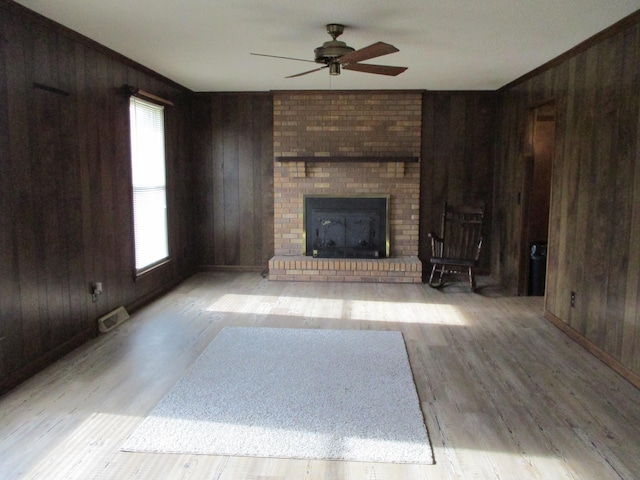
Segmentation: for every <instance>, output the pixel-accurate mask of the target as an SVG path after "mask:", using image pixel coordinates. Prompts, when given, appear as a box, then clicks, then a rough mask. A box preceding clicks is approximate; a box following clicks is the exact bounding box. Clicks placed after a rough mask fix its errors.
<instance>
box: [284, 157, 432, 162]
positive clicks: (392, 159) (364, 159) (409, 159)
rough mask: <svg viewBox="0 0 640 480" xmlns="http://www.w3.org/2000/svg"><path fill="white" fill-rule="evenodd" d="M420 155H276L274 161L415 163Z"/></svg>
mask: <svg viewBox="0 0 640 480" xmlns="http://www.w3.org/2000/svg"><path fill="white" fill-rule="evenodd" d="M419 161H420V157H276V162H354V163H355V162H360V163H363V162H366V163H373V162H381V163H390V162H401V163H417V162H419Z"/></svg>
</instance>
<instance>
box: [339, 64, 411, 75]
mask: <svg viewBox="0 0 640 480" xmlns="http://www.w3.org/2000/svg"><path fill="white" fill-rule="evenodd" d="M342 68H344V69H345V70H353V71H356V72H364V73H376V74H378V75H389V76H391V77H395V76H396V75H400V74H401V73H402V72H404V71H405V70H406V69H407V67H392V66H389V65H369V64H366V63H350V64H349V65H343V66H342Z"/></svg>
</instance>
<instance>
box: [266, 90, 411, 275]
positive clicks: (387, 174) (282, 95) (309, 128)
mask: <svg viewBox="0 0 640 480" xmlns="http://www.w3.org/2000/svg"><path fill="white" fill-rule="evenodd" d="M421 106H422V93H421V92H415V91H409V92H407V91H391V92H389V91H387V92H382V93H377V92H365V91H362V92H360V91H350V92H331V91H329V92H327V91H323V92H299V91H297V92H276V93H274V112H273V114H274V156H275V162H274V202H275V204H274V216H275V218H274V247H275V256H274V257H273V258H272V259H271V260H270V261H269V278H270V279H271V280H298V281H343V282H392V283H420V282H421V281H422V263H421V262H420V260H419V259H418V257H417V255H418V224H419V197H420V165H419V155H420V141H421V137H420V132H421V124H422V111H421ZM328 195H335V196H344V197H346V196H388V198H389V234H388V235H389V255H388V257H386V258H314V257H312V256H310V254H309V255H305V254H304V253H305V250H306V249H305V239H304V236H303V231H304V225H303V221H304V215H303V208H304V198H305V196H328Z"/></svg>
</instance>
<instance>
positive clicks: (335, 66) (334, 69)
mask: <svg viewBox="0 0 640 480" xmlns="http://www.w3.org/2000/svg"><path fill="white" fill-rule="evenodd" d="M329 74H330V75H340V64H339V63H338V62H331V63H330V64H329Z"/></svg>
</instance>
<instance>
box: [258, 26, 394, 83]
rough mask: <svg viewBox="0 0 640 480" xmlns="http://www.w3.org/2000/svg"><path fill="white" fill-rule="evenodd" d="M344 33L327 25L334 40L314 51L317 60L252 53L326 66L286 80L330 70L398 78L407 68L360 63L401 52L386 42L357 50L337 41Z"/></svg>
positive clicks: (333, 73) (331, 71)
mask: <svg viewBox="0 0 640 480" xmlns="http://www.w3.org/2000/svg"><path fill="white" fill-rule="evenodd" d="M342 32H344V25H340V24H337V23H330V24H329V25H327V33H328V34H329V35H331V38H332V40H329V41H326V42H324V43H323V44H322V46H321V47H318V48H316V49H315V50H314V53H315V60H304V59H302V58H292V57H281V56H277V55H265V54H263V53H252V54H251V55H258V56H260V57H271V58H284V59H286V60H297V61H300V62H313V63H322V64H324V66H322V67H319V68H314V69H313V70H308V71H306V72H302V73H297V74H295V75H289V76H288V77H285V78H294V77H301V76H302V75H307V74H309V73H313V72H317V71H320V70H324V69H325V68H328V69H329V73H330V74H331V75H340V70H341V69H345V70H354V71H356V72H364V73H375V74H377V75H390V76H396V75H400V74H401V73H402V72H404V71H405V70H406V69H407V67H392V66H389V65H371V64H368V63H358V62H361V61H363V60H369V59H371V58H376V57H381V56H382V55H387V54H389V53H395V52H399V51H400V50H398V49H397V48H396V47H394V46H393V45H389V44H388V43H384V42H376V43H374V44H373V45H369V46H368V47H364V48H361V49H360V50H356V49H355V48H352V47H350V46H348V45H347V44H346V43H344V42H341V41H340V40H337V38H338V37H339V36H340V35H342Z"/></svg>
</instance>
